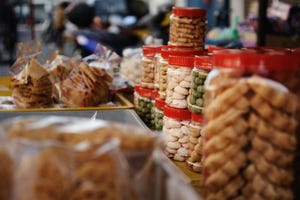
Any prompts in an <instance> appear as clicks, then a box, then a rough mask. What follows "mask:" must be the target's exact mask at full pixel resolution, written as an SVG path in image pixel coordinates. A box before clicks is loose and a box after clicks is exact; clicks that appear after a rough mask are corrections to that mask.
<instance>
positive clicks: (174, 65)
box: [166, 56, 194, 109]
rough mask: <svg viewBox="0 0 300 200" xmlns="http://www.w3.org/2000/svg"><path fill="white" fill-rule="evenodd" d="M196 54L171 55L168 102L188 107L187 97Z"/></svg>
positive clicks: (168, 74)
mask: <svg viewBox="0 0 300 200" xmlns="http://www.w3.org/2000/svg"><path fill="white" fill-rule="evenodd" d="M193 67H194V56H170V57H169V66H168V70H167V89H166V104H167V105H168V106H170V107H173V108H179V109H187V108H188V102H187V97H188V95H189V90H190V87H191V84H192V69H193Z"/></svg>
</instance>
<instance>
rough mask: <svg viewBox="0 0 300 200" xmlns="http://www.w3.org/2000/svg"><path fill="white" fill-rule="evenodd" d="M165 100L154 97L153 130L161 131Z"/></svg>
mask: <svg viewBox="0 0 300 200" xmlns="http://www.w3.org/2000/svg"><path fill="white" fill-rule="evenodd" d="M164 107H165V101H164V100H162V99H159V98H156V99H155V109H154V123H155V130H157V131H161V130H162V128H163V118H164Z"/></svg>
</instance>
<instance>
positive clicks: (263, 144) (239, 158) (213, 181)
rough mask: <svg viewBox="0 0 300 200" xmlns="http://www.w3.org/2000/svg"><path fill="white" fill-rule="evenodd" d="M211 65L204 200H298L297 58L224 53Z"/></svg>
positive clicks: (261, 52)
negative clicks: (296, 172) (295, 192)
mask: <svg viewBox="0 0 300 200" xmlns="http://www.w3.org/2000/svg"><path fill="white" fill-rule="evenodd" d="M213 63H214V69H213V70H212V71H211V72H210V73H209V75H208V77H207V81H206V83H205V91H206V95H205V96H206V97H205V102H206V103H205V118H206V120H207V123H206V124H205V128H204V130H205V133H204V135H205V136H204V140H205V141H204V152H203V156H204V158H203V186H204V189H205V196H206V198H207V199H294V194H293V190H292V187H293V183H294V181H295V172H294V169H295V168H296V166H295V164H294V158H295V156H296V150H297V148H298V147H297V145H298V144H297V136H296V134H297V132H296V130H297V127H299V126H298V122H299V119H297V115H296V114H297V112H299V94H300V93H299V90H300V87H299V85H300V84H299V71H300V68H299V57H298V56H297V55H295V54H292V53H288V52H286V51H264V50H259V51H255V50H251V51H249V50H223V51H218V52H214V53H213ZM297 77H298V78H297ZM297 95H298V97H297ZM297 109H298V110H297ZM298 146H299V145H298ZM296 179H297V176H296Z"/></svg>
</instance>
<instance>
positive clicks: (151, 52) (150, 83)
mask: <svg viewBox="0 0 300 200" xmlns="http://www.w3.org/2000/svg"><path fill="white" fill-rule="evenodd" d="M156 52H157V46H143V56H142V68H143V69H142V78H141V83H140V84H141V87H144V88H148V89H153V88H154V76H155V74H154V67H155V54H156Z"/></svg>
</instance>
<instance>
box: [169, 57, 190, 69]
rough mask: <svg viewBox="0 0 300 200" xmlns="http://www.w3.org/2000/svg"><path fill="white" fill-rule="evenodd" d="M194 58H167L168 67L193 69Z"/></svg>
mask: <svg viewBox="0 0 300 200" xmlns="http://www.w3.org/2000/svg"><path fill="white" fill-rule="evenodd" d="M194 61H195V56H169V65H175V66H180V67H191V68H192V67H194Z"/></svg>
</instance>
